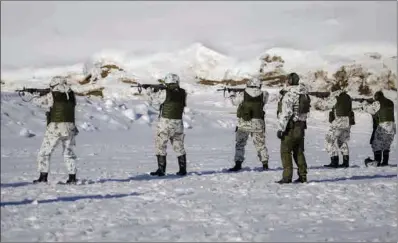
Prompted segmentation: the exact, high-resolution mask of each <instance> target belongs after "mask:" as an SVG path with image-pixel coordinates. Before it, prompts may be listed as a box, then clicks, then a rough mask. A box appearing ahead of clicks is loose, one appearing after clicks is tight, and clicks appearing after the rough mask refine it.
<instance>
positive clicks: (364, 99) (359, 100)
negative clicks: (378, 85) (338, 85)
mask: <svg viewBox="0 0 398 243" xmlns="http://www.w3.org/2000/svg"><path fill="white" fill-rule="evenodd" d="M351 100H352V101H358V102H360V103H363V102H365V101H366V102H368V103H369V104H372V103H373V102H375V100H374V99H372V98H351Z"/></svg>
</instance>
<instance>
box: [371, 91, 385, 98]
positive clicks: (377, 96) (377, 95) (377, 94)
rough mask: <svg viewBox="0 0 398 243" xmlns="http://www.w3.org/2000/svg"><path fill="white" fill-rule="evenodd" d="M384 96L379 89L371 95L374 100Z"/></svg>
mask: <svg viewBox="0 0 398 243" xmlns="http://www.w3.org/2000/svg"><path fill="white" fill-rule="evenodd" d="M383 97H384V94H383V92H382V91H381V90H380V91H377V92H376V93H375V94H374V96H373V98H374V99H375V100H377V101H379V100H380V99H381V98H383Z"/></svg>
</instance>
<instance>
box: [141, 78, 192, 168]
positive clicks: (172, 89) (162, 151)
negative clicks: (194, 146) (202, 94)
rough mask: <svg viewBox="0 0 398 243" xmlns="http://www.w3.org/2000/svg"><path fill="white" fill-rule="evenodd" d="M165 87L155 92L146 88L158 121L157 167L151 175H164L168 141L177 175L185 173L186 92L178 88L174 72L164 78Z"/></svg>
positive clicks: (156, 141) (156, 142) (178, 79)
mask: <svg viewBox="0 0 398 243" xmlns="http://www.w3.org/2000/svg"><path fill="white" fill-rule="evenodd" d="M163 81H164V83H165V84H166V87H167V88H166V89H161V90H159V91H157V92H152V91H151V89H148V90H147V95H148V98H149V99H148V102H149V104H150V105H151V106H152V107H154V108H155V109H156V108H158V107H159V106H160V108H159V110H160V112H159V117H160V118H159V121H158V124H157V131H156V140H155V147H156V157H157V161H158V169H157V170H156V171H154V172H151V173H150V174H151V175H154V176H155V175H156V176H164V175H165V173H166V164H167V163H166V156H167V151H166V150H167V143H168V142H169V141H170V142H171V145H172V146H173V149H174V152H175V153H176V154H177V156H178V157H177V160H178V165H179V171H178V172H177V175H181V176H184V175H186V174H187V160H186V152H185V149H184V137H185V134H184V125H183V120H182V116H183V112H184V107H185V106H186V98H187V94H186V92H185V90H184V89H182V88H180V85H179V83H180V78H179V77H178V76H177V75H176V74H168V75H167V76H166V77H165V78H164V80H163Z"/></svg>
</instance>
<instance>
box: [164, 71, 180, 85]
mask: <svg viewBox="0 0 398 243" xmlns="http://www.w3.org/2000/svg"><path fill="white" fill-rule="evenodd" d="M164 82H165V84H179V83H180V77H178V75H177V74H174V73H169V74H167V75H166V77H164Z"/></svg>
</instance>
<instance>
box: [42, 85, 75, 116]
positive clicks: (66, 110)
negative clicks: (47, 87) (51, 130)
mask: <svg viewBox="0 0 398 243" xmlns="http://www.w3.org/2000/svg"><path fill="white" fill-rule="evenodd" d="M51 94H52V96H53V106H52V107H51V109H50V112H49V114H48V117H47V123H50V122H73V123H74V122H75V106H76V97H75V93H74V92H73V91H69V92H68V96H69V99H68V97H67V95H66V93H61V92H51Z"/></svg>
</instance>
